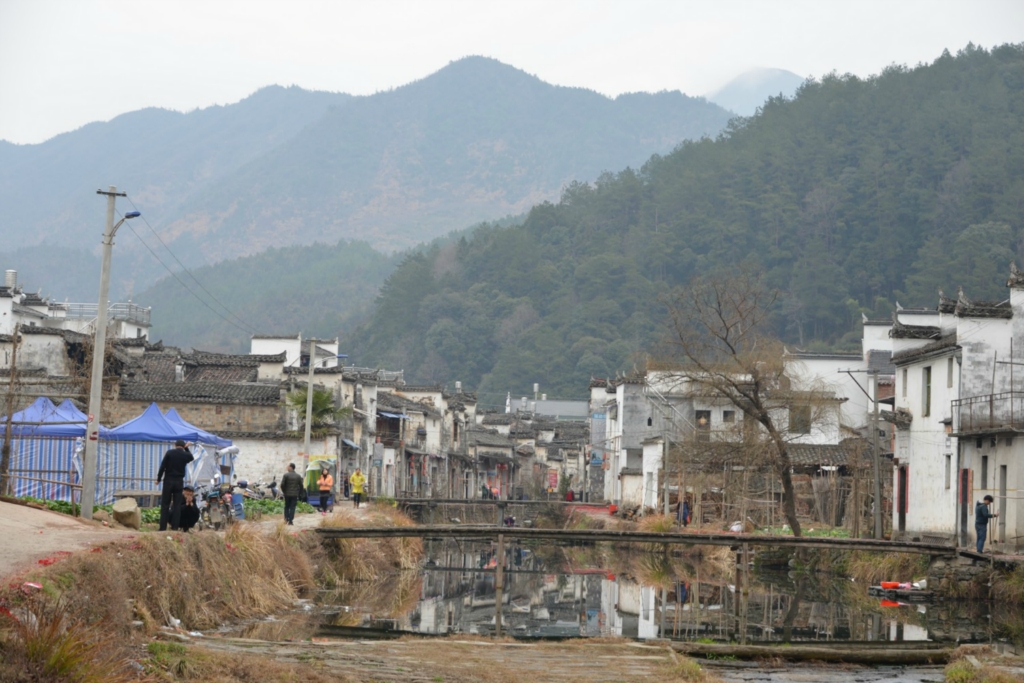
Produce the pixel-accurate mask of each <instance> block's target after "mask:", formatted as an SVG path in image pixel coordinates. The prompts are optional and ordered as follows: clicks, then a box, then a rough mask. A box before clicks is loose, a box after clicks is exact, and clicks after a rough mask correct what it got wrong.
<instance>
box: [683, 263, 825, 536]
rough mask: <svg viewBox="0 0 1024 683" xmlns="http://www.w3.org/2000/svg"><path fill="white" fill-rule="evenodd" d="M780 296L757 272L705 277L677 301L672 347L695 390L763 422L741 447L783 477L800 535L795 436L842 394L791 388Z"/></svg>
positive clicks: (787, 506)
mask: <svg viewBox="0 0 1024 683" xmlns="http://www.w3.org/2000/svg"><path fill="white" fill-rule="evenodd" d="M777 298H778V293H777V292H775V291H772V290H769V289H768V288H766V287H765V286H764V285H763V283H762V282H761V279H760V277H759V276H758V275H756V274H750V273H743V272H740V273H738V274H735V275H720V276H714V277H708V278H698V279H696V280H694V281H693V282H692V283H691V284H690V285H689V286H688V287H687V288H685V289H683V290H680V291H679V292H677V293H676V294H675V295H674V296H673V297H672V299H671V300H670V301H669V305H668V308H669V314H670V319H671V323H672V330H671V332H672V333H671V335H670V338H669V340H668V351H669V353H670V355H671V359H670V360H671V362H672V363H671V364H672V367H673V369H672V371H671V372H672V375H673V377H674V378H675V379H677V380H678V381H679V382H680V383H682V382H685V383H687V384H688V385H689V388H688V393H689V394H690V395H694V396H704V397H706V398H707V399H708V400H710V401H718V402H721V401H725V402H728V403H730V404H732V405H733V406H735V407H736V408H737V409H738V410H740V411H742V414H743V415H744V416H745V417H746V419H745V423H746V424H747V425H748V427H754V425H757V426H758V427H754V429H750V428H747V429H744V430H743V432H744V434H743V438H742V439H740V441H741V442H742V443H736V444H735V446H736V447H741V448H743V449H748V450H747V453H748V455H746V456H744V459H745V460H748V462H750V461H754V460H757V461H760V463H762V464H763V465H765V466H767V467H768V468H769V469H770V470H773V471H774V472H775V474H776V475H777V476H778V478H779V480H780V481H781V484H782V507H783V514H784V516H785V518H786V521H787V522H788V523H789V526H790V527H791V528H792V530H793V534H794V535H795V536H800V535H801V530H800V522H799V520H798V519H797V513H796V495H795V493H794V489H793V479H792V474H791V472H792V462H791V460H790V446H791V441H792V440H793V439H794V435H801V434H806V433H807V432H806V431H805V430H806V428H807V427H809V425H810V424H811V423H812V422H813V421H815V420H816V419H820V412H821V411H822V410H827V409H831V408H832V407H834V406H832V404H833V403H834V401H829V400H827V398H826V395H825V393H824V392H820V391H814V390H801V391H795V390H793V389H792V388H791V386H790V379H789V378H788V377H787V376H786V374H785V370H786V362H785V358H784V356H785V354H784V349H783V346H782V344H781V342H779V341H778V340H777V339H775V338H774V337H773V336H772V335H771V334H770V332H769V331H768V329H767V328H768V319H769V316H770V313H771V309H772V307H773V306H774V305H775V303H776V301H777ZM797 421H799V423H800V424H797ZM726 438H728V437H726ZM749 449H753V450H754V452H751V451H750V450H749ZM755 452H756V457H752V456H754V455H755Z"/></svg>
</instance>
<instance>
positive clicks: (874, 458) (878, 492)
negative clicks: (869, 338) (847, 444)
mask: <svg viewBox="0 0 1024 683" xmlns="http://www.w3.org/2000/svg"><path fill="white" fill-rule="evenodd" d="M871 398H872V401H873V402H874V405H873V406H872V408H871V463H872V466H873V467H874V475H875V491H874V493H875V504H874V506H873V508H872V509H873V512H874V518H875V538H882V474H881V466H880V465H879V463H878V461H879V459H880V458H881V455H882V454H881V452H880V449H879V446H878V370H873V371H871Z"/></svg>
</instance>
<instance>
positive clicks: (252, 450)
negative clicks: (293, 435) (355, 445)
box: [233, 436, 338, 482]
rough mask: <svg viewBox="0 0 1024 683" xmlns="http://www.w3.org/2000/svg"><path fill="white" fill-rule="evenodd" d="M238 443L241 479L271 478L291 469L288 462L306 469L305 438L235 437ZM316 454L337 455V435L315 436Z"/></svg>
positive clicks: (300, 470)
mask: <svg viewBox="0 0 1024 683" xmlns="http://www.w3.org/2000/svg"><path fill="white" fill-rule="evenodd" d="M233 441H234V445H236V446H238V449H239V453H238V459H237V460H236V461H235V473H236V474H237V475H238V478H239V479H248V480H249V481H250V482H259V481H262V482H270V481H271V480H272V479H274V478H275V477H276V478H277V481H278V482H280V481H281V477H282V476H284V473H285V472H286V471H287V467H288V463H295V471H296V472H299V474H303V472H302V462H303V460H302V455H301V452H302V441H301V440H299V439H234V440H233ZM310 449H311V450H312V451H313V453H314V455H320V454H324V455H337V450H338V449H337V441H336V439H335V438H334V437H333V436H329V437H324V438H323V439H316V438H314V439H313V440H312V442H311V443H310Z"/></svg>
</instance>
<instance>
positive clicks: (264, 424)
mask: <svg viewBox="0 0 1024 683" xmlns="http://www.w3.org/2000/svg"><path fill="white" fill-rule="evenodd" d="M159 406H160V409H161V410H163V411H165V412H166V411H167V410H168V409H169V408H174V409H175V410H177V411H178V414H179V415H181V417H182V418H183V419H184V420H186V421H187V422H191V423H192V424H194V425H195V426H197V427H200V428H202V429H205V430H206V431H208V432H213V433H214V434H216V433H217V432H219V431H234V432H282V431H285V430H286V429H287V425H286V423H285V409H284V407H283V406H279V405H269V406H268V405H262V406H261V405H231V404H216V403H175V402H160V403H159ZM148 407H149V403H148V402H145V401H125V400H117V401H106V402H104V404H103V418H102V421H103V424H105V425H109V426H111V427H116V426H117V425H120V424H123V423H125V422H127V421H128V420H131V419H132V418H134V417H138V416H139V415H141V414H142V411H144V410H145V409H146V408H148Z"/></svg>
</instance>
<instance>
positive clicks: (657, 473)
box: [590, 353, 870, 523]
mask: <svg viewBox="0 0 1024 683" xmlns="http://www.w3.org/2000/svg"><path fill="white" fill-rule="evenodd" d="M785 360H786V375H785V377H784V380H785V385H784V386H780V387H779V388H777V389H775V390H774V392H773V393H774V395H775V400H777V401H778V404H779V407H778V409H777V411H776V413H777V414H776V415H775V421H776V424H778V425H780V426H781V428H782V429H783V430H785V431H786V433H787V440H788V443H789V453H790V457H791V459H792V464H793V474H794V483H795V484H796V485H797V488H798V501H797V502H798V511H799V512H800V513H801V514H803V515H811V516H813V517H818V518H827V519H829V520H830V521H831V522H833V523H835V522H837V521H838V520H841V518H842V513H843V500H844V495H845V493H846V491H847V489H848V487H847V486H846V485H845V484H844V483H843V482H842V481H841V479H842V478H844V477H848V476H849V475H850V473H851V472H852V471H854V470H858V471H860V470H863V469H864V468H865V467H866V466H867V465H869V464H870V459H869V456H868V454H867V452H866V449H865V447H866V442H865V440H864V439H863V438H862V437H861V435H860V434H861V431H862V430H863V429H864V425H865V423H866V413H867V399H866V398H864V399H862V400H860V401H859V403H858V405H857V406H856V407H855V408H853V409H851V410H849V411H844V408H845V406H846V403H847V402H848V401H847V398H846V397H845V396H842V395H840V393H839V392H840V391H849V389H850V385H851V384H853V383H852V382H851V381H850V380H849V379H847V378H848V377H849V375H846V374H845V373H840V372H839V370H841V369H842V370H846V369H851V370H858V369H862V368H863V366H864V363H865V362H864V359H863V357H862V356H861V355H860V354H848V355H847V354H803V353H789V354H787V356H786V359H785ZM590 389H591V415H592V418H591V422H590V432H591V433H590V438H591V444H590V447H591V449H592V450H593V451H594V452H595V453H598V454H599V457H602V461H603V468H604V474H605V479H604V487H605V492H604V494H605V497H606V499H607V500H608V501H609V502H611V503H613V504H615V505H617V506H619V507H621V508H623V509H625V510H631V509H639V510H640V511H641V512H642V511H645V510H647V511H653V510H657V511H659V512H660V511H662V510H664V509H666V507H669V508H670V509H673V508H674V507H675V506H676V505H678V503H679V501H680V500H681V498H682V496H684V495H685V496H686V497H690V498H691V499H692V500H691V502H692V503H694V504H696V505H699V504H700V503H701V502H704V503H706V507H707V510H709V511H710V510H712V509H713V510H715V514H716V515H717V514H720V515H723V516H727V517H729V518H730V520H731V519H732V518H734V517H735V518H738V519H743V518H746V517H747V516H748V515H751V514H753V511H752V508H753V507H757V506H760V507H761V508H762V509H768V508H772V507H774V506H771V505H767V506H766V505H764V501H766V500H775V501H779V500H781V486H780V485H779V484H777V483H776V482H775V477H774V475H773V474H772V473H771V471H770V468H768V469H766V468H765V461H764V460H763V454H759V453H756V452H752V451H751V449H750V448H749V447H747V446H744V445H743V444H744V443H746V441H747V440H746V439H745V438H744V434H745V430H748V429H750V428H756V429H760V427H759V426H753V425H752V423H751V422H750V421H749V420H747V419H745V417H744V414H743V413H742V411H740V410H738V409H737V407H736V406H735V405H734V404H732V403H731V402H730V401H728V400H726V399H724V398H718V397H715V396H712V395H707V394H706V392H704V391H701V390H697V389H696V388H695V387H694V386H692V385H691V384H690V382H689V381H688V380H686V379H685V378H684V377H682V376H679V375H677V374H675V373H673V372H672V370H671V369H670V368H660V367H657V366H652V367H651V368H649V369H647V370H645V371H643V372H641V373H637V374H634V375H629V376H624V377H618V378H615V379H613V380H608V381H604V380H595V381H592V382H591V386H590ZM602 391H603V393H604V396H605V397H606V398H605V400H604V401H603V402H601V398H602V396H601V394H602ZM600 425H603V426H604V434H603V436H602V435H601V434H600V433H599V432H596V431H595V427H596V426H600ZM754 501H759V502H757V503H756V505H755V504H754ZM701 512H703V511H701ZM770 514H771V513H767V512H766V513H765V515H764V516H763V518H762V519H759V521H760V522H762V523H770V522H771V521H773V520H772V519H769V518H768V516H770Z"/></svg>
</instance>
